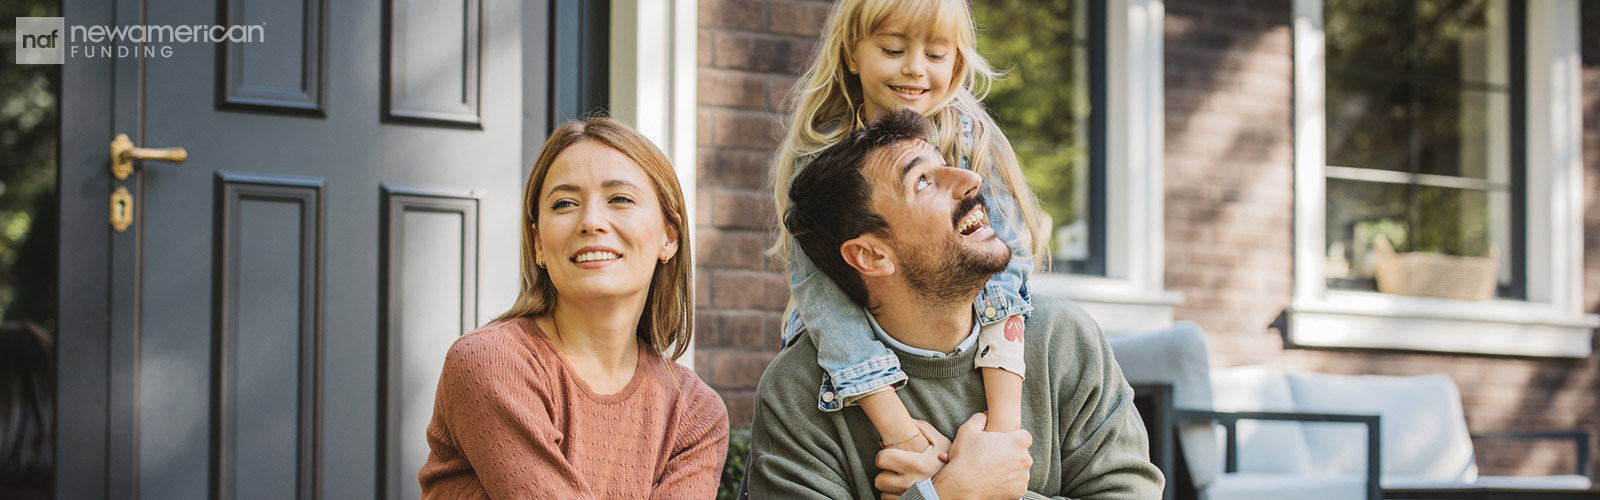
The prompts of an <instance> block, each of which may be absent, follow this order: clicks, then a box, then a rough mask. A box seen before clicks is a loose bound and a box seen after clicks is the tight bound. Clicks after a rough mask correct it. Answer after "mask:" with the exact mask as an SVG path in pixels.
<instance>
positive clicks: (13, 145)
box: [0, 0, 61, 330]
mask: <svg viewBox="0 0 1600 500" xmlns="http://www.w3.org/2000/svg"><path fill="white" fill-rule="evenodd" d="M58 12H59V6H58V5H57V3H56V2H52V1H40V0H24V1H18V2H5V3H3V4H0V19H5V20H6V21H7V24H6V25H4V26H0V43H3V45H0V52H3V53H5V55H6V58H7V61H6V62H5V64H4V66H3V67H0V320H29V321H33V322H36V323H39V324H41V325H43V326H45V328H46V329H49V330H54V324H53V323H54V321H53V318H54V315H55V296H56V293H55V286H54V282H55V270H56V265H55V262H56V254H57V251H56V249H55V244H56V243H55V239H56V238H55V235H56V232H55V231H54V229H55V224H56V222H55V196H54V195H55V189H56V185H55V182H56V142H57V140H58V139H59V133H60V125H59V123H60V122H59V120H60V118H59V112H58V96H57V94H56V92H55V90H54V89H55V87H56V82H57V81H58V80H59V79H60V75H61V66H57V65H19V64H15V60H14V58H15V57H16V56H15V54H16V50H15V47H13V45H14V44H15V43H16V18H17V17H51V16H58V15H60V14H58Z"/></svg>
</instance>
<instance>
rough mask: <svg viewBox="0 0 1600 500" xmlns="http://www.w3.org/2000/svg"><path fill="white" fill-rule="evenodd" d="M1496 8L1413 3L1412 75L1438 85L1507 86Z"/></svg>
mask: <svg viewBox="0 0 1600 500" xmlns="http://www.w3.org/2000/svg"><path fill="white" fill-rule="evenodd" d="M1396 3H1410V2H1396ZM1500 3H1501V2H1491V1H1490V0H1420V1H1417V2H1416V9H1417V29H1416V35H1415V36H1416V37H1417V42H1418V43H1417V44H1416V45H1415V47H1416V49H1417V50H1416V52H1415V57H1416V67H1417V71H1418V73H1420V74H1421V75H1422V76H1425V77H1429V78H1433V79H1438V80H1441V81H1464V82H1474V83H1493V84H1499V85H1505V84H1506V83H1508V78H1507V77H1506V76H1507V75H1506V55H1507V54H1506V49H1507V46H1506V17H1505V16H1506V12H1505V9H1504V8H1499V5H1498V4H1500Z"/></svg>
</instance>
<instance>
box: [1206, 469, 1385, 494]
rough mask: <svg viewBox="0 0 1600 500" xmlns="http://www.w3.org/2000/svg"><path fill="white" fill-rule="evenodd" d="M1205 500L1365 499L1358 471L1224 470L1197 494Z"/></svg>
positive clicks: (1365, 490) (1361, 477)
mask: <svg viewBox="0 0 1600 500" xmlns="http://www.w3.org/2000/svg"><path fill="white" fill-rule="evenodd" d="M1200 496H1201V498H1203V499H1205V500H1290V499H1292V500H1366V498H1367V478H1366V477H1365V476H1360V475H1343V476H1301V475H1295V474H1258V473H1248V472H1247V473H1238V474H1223V475H1222V477H1219V478H1217V480H1216V481H1215V482H1213V483H1212V484H1211V487H1209V488H1206V490H1205V492H1203V493H1201V494H1200Z"/></svg>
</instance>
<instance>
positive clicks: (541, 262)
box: [533, 257, 544, 269]
mask: <svg viewBox="0 0 1600 500" xmlns="http://www.w3.org/2000/svg"><path fill="white" fill-rule="evenodd" d="M533 261H534V263H536V264H538V265H539V269H544V258H543V257H534V258H533Z"/></svg>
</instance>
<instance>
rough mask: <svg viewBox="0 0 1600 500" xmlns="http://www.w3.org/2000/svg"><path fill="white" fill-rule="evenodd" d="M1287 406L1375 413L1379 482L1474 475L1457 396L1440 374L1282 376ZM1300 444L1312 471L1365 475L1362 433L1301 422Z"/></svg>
mask: <svg viewBox="0 0 1600 500" xmlns="http://www.w3.org/2000/svg"><path fill="white" fill-rule="evenodd" d="M1288 378H1289V386H1290V388H1291V389H1292V391H1293V394H1294V401H1295V406H1296V407H1298V408H1299V409H1300V411H1305V412H1312V413H1355V414H1369V415H1370V414H1377V415H1379V416H1380V417H1381V418H1382V420H1380V423H1381V425H1380V430H1381V432H1380V434H1381V435H1380V437H1379V440H1380V442H1381V443H1382V453H1383V477H1390V476H1393V477H1417V478H1421V479H1432V480H1439V481H1465V482H1472V481H1473V480H1475V479H1477V477H1478V467H1477V465H1476V464H1475V462H1474V460H1473V454H1472V438H1471V436H1470V435H1469V434H1468V433H1467V421H1466V418H1465V417H1464V416H1463V415H1462V412H1461V393H1460V391H1458V390H1457V389H1456V384H1455V381H1453V380H1451V379H1450V377H1447V376H1444V375H1423V376H1416V377H1391V376H1379V375H1332V374H1325V373H1290V374H1288ZM1304 432H1305V436H1306V445H1307V446H1308V449H1309V450H1310V451H1311V456H1313V457H1316V460H1317V461H1316V463H1315V464H1314V465H1315V466H1316V468H1317V470H1318V471H1319V472H1323V473H1330V474H1359V473H1362V472H1364V471H1365V470H1366V462H1367V449H1366V448H1367V441H1366V429H1365V428H1363V427H1362V426H1359V425H1351V424H1305V426H1304Z"/></svg>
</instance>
